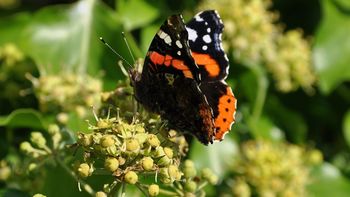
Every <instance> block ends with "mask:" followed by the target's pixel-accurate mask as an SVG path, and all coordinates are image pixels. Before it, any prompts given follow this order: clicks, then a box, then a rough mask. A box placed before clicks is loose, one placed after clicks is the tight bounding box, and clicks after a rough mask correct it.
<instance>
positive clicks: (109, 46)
mask: <svg viewBox="0 0 350 197" xmlns="http://www.w3.org/2000/svg"><path fill="white" fill-rule="evenodd" d="M100 40H101V42H102V43H103V44H104V45H106V46H107V47H108V48H109V49H110V50H111V51H112V52H113V53H114V54H116V55H117V56H118V57H119V58H120V59H122V60H123V61H124V62H125V63H127V64H128V65H129V66H130V67H131V68H132V65H131V64H130V63H129V62H128V61H126V59H125V58H123V57H122V56H121V55H120V54H119V53H117V51H115V50H114V49H113V48H112V47H111V45H109V44H108V43H107V42H106V41H105V40H104V39H103V38H102V37H100Z"/></svg>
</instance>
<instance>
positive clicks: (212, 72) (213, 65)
mask: <svg viewBox="0 0 350 197" xmlns="http://www.w3.org/2000/svg"><path fill="white" fill-rule="evenodd" d="M192 57H193V59H194V60H195V61H196V63H197V65H198V66H204V68H205V70H206V71H207V72H208V74H209V76H210V77H217V76H218V75H219V74H220V66H219V65H218V63H217V62H216V60H214V59H213V58H211V57H210V55H208V54H200V53H196V52H192Z"/></svg>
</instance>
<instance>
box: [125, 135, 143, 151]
mask: <svg viewBox="0 0 350 197" xmlns="http://www.w3.org/2000/svg"><path fill="white" fill-rule="evenodd" d="M125 144H126V150H127V151H131V152H138V151H139V150H140V144H139V142H138V141H137V140H136V139H134V138H129V139H126V141H125Z"/></svg>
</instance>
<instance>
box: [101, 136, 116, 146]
mask: <svg viewBox="0 0 350 197" xmlns="http://www.w3.org/2000/svg"><path fill="white" fill-rule="evenodd" d="M114 143H115V141H114V139H113V136H111V135H105V136H103V137H102V138H101V142H100V144H101V146H102V147H104V148H107V147H110V146H112V145H114Z"/></svg>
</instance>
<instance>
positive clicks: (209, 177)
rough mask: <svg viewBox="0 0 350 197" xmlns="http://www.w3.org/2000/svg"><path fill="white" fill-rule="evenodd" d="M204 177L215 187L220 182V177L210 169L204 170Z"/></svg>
mask: <svg viewBox="0 0 350 197" xmlns="http://www.w3.org/2000/svg"><path fill="white" fill-rule="evenodd" d="M201 174H202V177H203V179H205V180H207V181H208V182H209V183H210V184H212V185H215V184H216V183H217V182H218V179H219V178H218V177H217V176H216V175H215V174H214V173H213V172H212V171H211V170H210V169H209V168H204V169H202V173H201Z"/></svg>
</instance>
